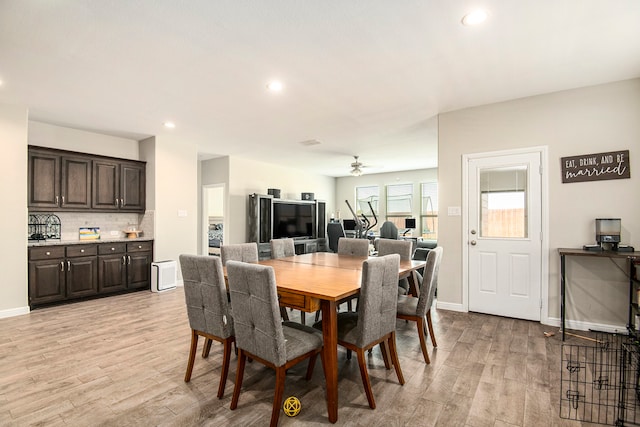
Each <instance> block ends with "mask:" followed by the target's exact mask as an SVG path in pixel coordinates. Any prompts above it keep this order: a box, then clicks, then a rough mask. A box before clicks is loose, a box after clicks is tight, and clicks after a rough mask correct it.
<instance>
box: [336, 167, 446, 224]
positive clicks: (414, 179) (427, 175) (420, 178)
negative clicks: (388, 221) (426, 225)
mask: <svg viewBox="0 0 640 427" xmlns="http://www.w3.org/2000/svg"><path fill="white" fill-rule="evenodd" d="M437 180H438V169H436V168H431V169H419V170H413V171H403V172H389V173H376V174H364V175H361V176H348V177H340V178H337V179H336V212H335V215H336V218H338V212H337V210H340V218H341V219H344V218H351V217H352V215H351V212H350V211H349V208H348V207H347V204H346V203H345V200H349V203H350V204H351V207H352V208H353V209H354V210H356V190H355V189H356V187H366V186H373V185H377V186H378V188H379V189H380V204H379V208H378V212H376V215H378V225H377V226H376V227H375V228H374V230H378V229H379V228H380V226H381V225H382V223H383V222H384V215H385V212H386V200H385V195H386V192H385V186H386V185H389V184H413V216H414V217H416V218H417V223H418V226H419V224H420V219H419V218H420V209H421V206H420V203H421V197H422V196H421V191H422V190H421V187H420V183H422V182H434V181H437ZM329 214H331V211H329Z"/></svg>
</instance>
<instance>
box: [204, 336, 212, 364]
mask: <svg viewBox="0 0 640 427" xmlns="http://www.w3.org/2000/svg"><path fill="white" fill-rule="evenodd" d="M212 341H213V340H211V339H209V338H205V339H204V347H202V358H203V359H206V358H207V357H209V352H210V351H211V342H212Z"/></svg>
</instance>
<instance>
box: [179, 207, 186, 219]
mask: <svg viewBox="0 0 640 427" xmlns="http://www.w3.org/2000/svg"><path fill="white" fill-rule="evenodd" d="M178 216H179V217H185V216H187V211H186V210H184V209H178Z"/></svg>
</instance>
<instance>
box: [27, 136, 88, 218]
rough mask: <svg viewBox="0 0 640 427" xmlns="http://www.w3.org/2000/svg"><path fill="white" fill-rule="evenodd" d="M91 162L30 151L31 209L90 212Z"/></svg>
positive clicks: (44, 151)
mask: <svg viewBox="0 0 640 427" xmlns="http://www.w3.org/2000/svg"><path fill="white" fill-rule="evenodd" d="M91 166H92V164H91V159H90V158H88V157H84V156H82V155H71V154H69V155H61V154H58V153H56V152H55V151H53V150H46V149H31V148H30V149H29V177H28V200H29V209H30V210H34V211H38V210H51V209H63V210H87V209H89V208H91Z"/></svg>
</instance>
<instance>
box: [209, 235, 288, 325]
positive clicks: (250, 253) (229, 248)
mask: <svg viewBox="0 0 640 427" xmlns="http://www.w3.org/2000/svg"><path fill="white" fill-rule="evenodd" d="M220 256H221V257H222V265H227V262H228V261H232V260H233V261H241V262H250V263H257V262H258V244H257V243H255V242H253V243H234V244H232V245H222V246H221V247H220ZM280 313H281V314H282V319H284V320H289V315H288V314H287V309H286V308H284V307H281V309H280Z"/></svg>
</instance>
